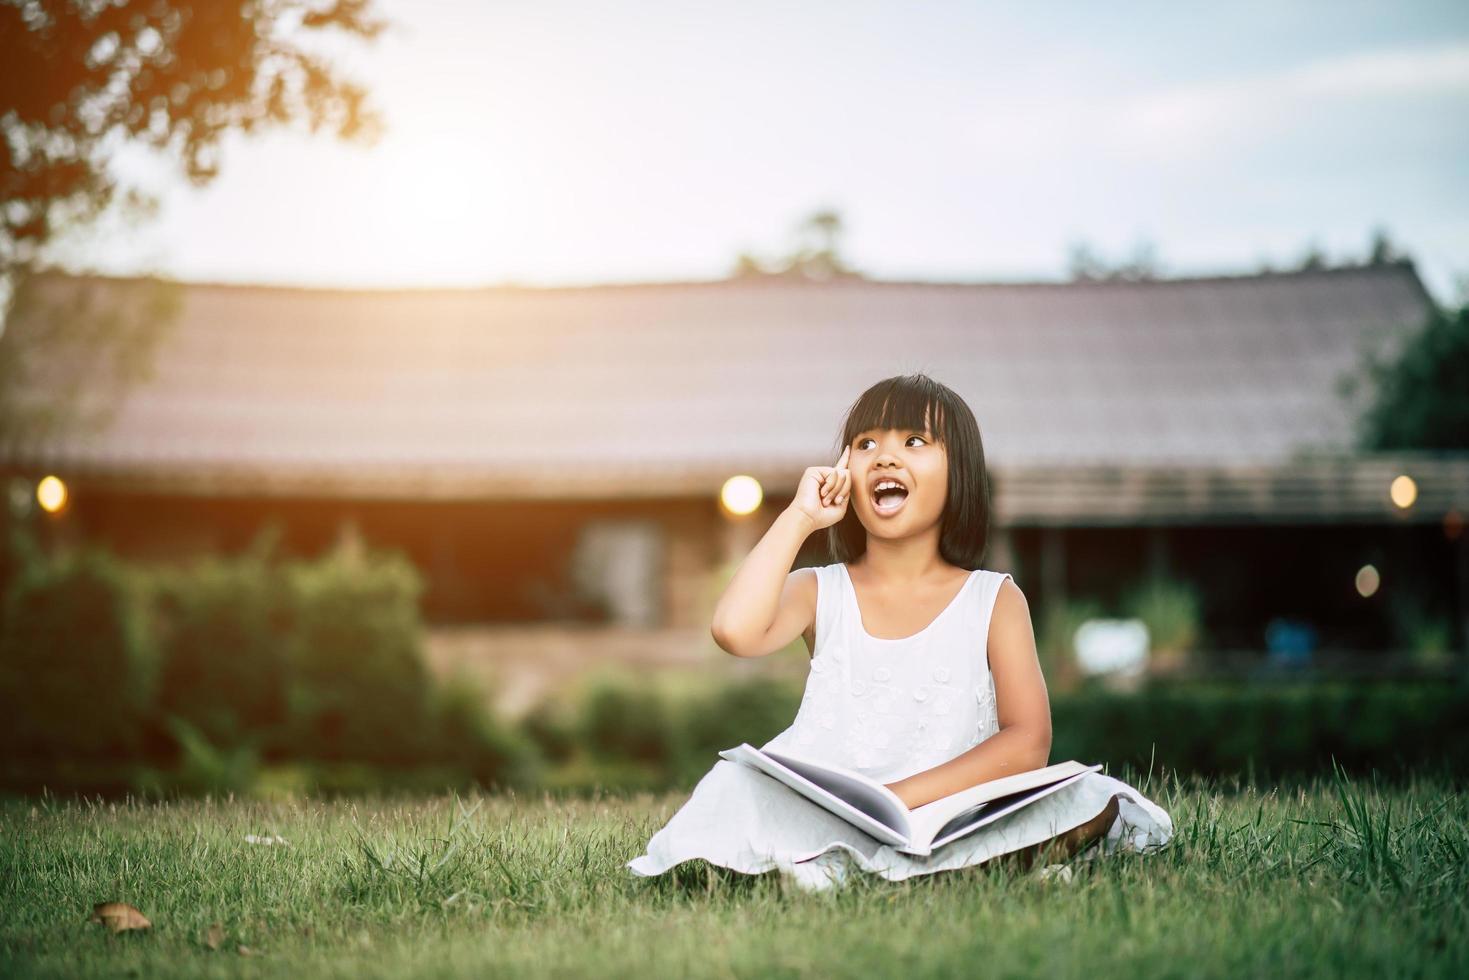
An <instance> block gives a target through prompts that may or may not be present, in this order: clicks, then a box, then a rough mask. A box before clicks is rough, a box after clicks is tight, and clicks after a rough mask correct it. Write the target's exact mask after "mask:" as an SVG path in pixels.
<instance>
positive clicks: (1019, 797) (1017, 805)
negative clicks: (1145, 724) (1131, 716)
mask: <svg viewBox="0 0 1469 980" xmlns="http://www.w3.org/2000/svg"><path fill="white" fill-rule="evenodd" d="M1100 768H1101V766H1096V767H1095V768H1093V769H1088V770H1087V771H1086V772H1079V773H1077V774H1076V775H1074V776H1068V777H1066V778H1065V779H1062V780H1060V781H1059V782H1055V783H1051V784H1049V785H1047V786H1039V787H1036V788H1033V789H1028V790H1021V791H1020V792H1018V793H1013V794H1010V796H1002V797H999V798H998V799H997V800H990V801H989V802H988V803H981V804H979V805H978V806H977V807H975V808H974V810H975V811H976V812H974V813H972V814H969V815H968V818H967V819H966V814H962V813H961V814H959V815H958V816H955V817H953V818H951V819H950V820H948V821H947V822H946V823H945V824H944V825H943V826H941V827H939V828H938V829H937V830H936V831H935V832H934V833H935V835H936V839H935V840H934V841H933V842H932V843H931V844H923V845H922V846H921V849H920V847H918V846H914V847H912V848H910V847H908V846H906V845H905V846H902V847H899V848H898V850H900V851H903V852H905V853H908V854H917V855H920V856H927V855H929V854H932V853H933V852H934V851H936V850H938V849H939V848H941V847H943V846H944V845H945V844H949V843H952V842H953V841H956V840H958V839H959V838H961V837H966V836H968V835H969V834H972V833H974V832H975V831H977V830H979V829H980V828H981V827H984V826H986V825H988V824H991V823H994V822H995V821H996V820H999V819H1000V818H1001V817H1004V816H1008V815H1009V814H1011V813H1014V812H1015V811H1016V810H1019V809H1021V808H1022V807H1026V806H1029V805H1030V804H1032V803H1034V802H1035V801H1036V800H1039V799H1040V798H1041V797H1044V796H1049V795H1051V794H1052V793H1054V792H1056V791H1057V790H1060V789H1064V788H1065V787H1067V786H1070V785H1071V784H1072V783H1074V782H1076V781H1077V780H1078V779H1081V778H1082V777H1083V776H1085V775H1086V774H1087V772H1095V771H1096V770H1097V769H1100ZM1067 829H1068V830H1069V829H1070V828H1067Z"/></svg>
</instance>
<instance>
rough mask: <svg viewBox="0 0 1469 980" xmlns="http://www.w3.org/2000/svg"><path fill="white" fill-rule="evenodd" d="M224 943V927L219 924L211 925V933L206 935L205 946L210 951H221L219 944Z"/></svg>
mask: <svg viewBox="0 0 1469 980" xmlns="http://www.w3.org/2000/svg"><path fill="white" fill-rule="evenodd" d="M222 942H224V925H223V924H222V923H219V922H213V923H210V926H209V931H208V932H206V933H205V934H204V945H205V946H208V947H209V948H210V949H219V944H220V943H222Z"/></svg>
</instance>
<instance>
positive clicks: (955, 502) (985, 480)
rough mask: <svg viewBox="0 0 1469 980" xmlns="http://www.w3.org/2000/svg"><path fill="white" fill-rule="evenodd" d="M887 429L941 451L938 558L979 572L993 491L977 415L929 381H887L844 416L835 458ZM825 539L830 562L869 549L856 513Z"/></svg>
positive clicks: (916, 378) (909, 376)
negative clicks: (943, 482)
mask: <svg viewBox="0 0 1469 980" xmlns="http://www.w3.org/2000/svg"><path fill="white" fill-rule="evenodd" d="M889 429H896V430H897V431H899V432H904V433H907V432H926V433H928V436H929V438H930V439H931V440H933V441H934V442H935V443H938V444H941V445H942V446H943V447H944V455H945V457H946V459H947V467H948V487H947V493H946V500H945V503H944V512H943V516H942V518H940V521H939V553H940V554H941V555H942V556H943V557H944V560H945V561H947V562H949V564H951V565H954V566H956V567H959V568H969V569H974V568H979V567H980V562H981V561H983V559H984V554H985V551H986V549H987V548H988V545H989V533H990V530H989V529H990V487H989V474H988V473H987V472H986V470H985V464H984V442H983V440H982V439H981V438H980V434H979V423H978V422H977V421H975V418H974V412H973V411H971V410H970V408H969V406H968V405H967V404H965V402H964V399H963V398H961V397H960V396H959V394H958V392H956V391H954V389H952V388H950V387H949V386H948V385H945V384H943V383H942V382H939V381H935V380H934V379H933V378H930V377H929V376H928V375H926V374H907V375H900V376H898V377H894V378H886V379H884V380H882V381H879V382H877V383H876V384H875V385H873V386H872V387H871V388H868V389H867V390H866V391H864V392H863V393H862V395H861V396H860V397H859V398H858V399H857V400H856V401H855V402H853V403H852V407H851V408H849V409H848V410H847V417H846V420H845V421H844V422H843V423H842V434H841V442H840V443H839V444H838V445H837V446H836V447H834V448H835V451H836V453H837V455H838V456H840V454H841V453H842V451H843V450H845V449H847V448H848V447H850V446H851V445H852V441H853V440H854V439H856V438H857V436H858V435H860V434H861V433H863V432H873V431H885V430H889ZM826 538H827V551H828V552H829V553H830V555H831V558H832V560H833V561H837V562H846V561H851V560H852V559H854V558H856V557H858V556H860V555H862V554H863V553H864V552H866V550H867V531H866V529H865V528H864V527H863V526H862V522H861V520H860V519H859V518H858V517H857V510H856V508H849V509H848V511H847V513H846V516H844V517H843V518H842V519H841V520H839V521H837V522H836V523H835V524H832V525H830V526H828V527H827V529H826Z"/></svg>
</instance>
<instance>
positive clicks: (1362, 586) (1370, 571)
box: [1357, 565, 1382, 599]
mask: <svg viewBox="0 0 1469 980" xmlns="http://www.w3.org/2000/svg"><path fill="white" fill-rule="evenodd" d="M1380 585H1382V576H1381V575H1379V574H1377V568H1376V567H1375V566H1373V565H1363V566H1362V567H1361V568H1359V569H1357V594H1358V595H1359V596H1361V597H1362V598H1364V599H1365V598H1367V597H1368V596H1370V595H1373V594H1374V593H1375V592H1377V589H1378V586H1380Z"/></svg>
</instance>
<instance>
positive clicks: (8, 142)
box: [0, 0, 387, 458]
mask: <svg viewBox="0 0 1469 980" xmlns="http://www.w3.org/2000/svg"><path fill="white" fill-rule="evenodd" d="M372 2H373V0H111V2H106V0H0V66H3V68H0V458H4V456H6V455H11V454H13V453H16V452H19V451H21V448H22V446H23V445H24V446H31V447H33V446H35V445H36V444H37V443H43V442H44V441H45V440H47V439H50V438H53V437H55V436H56V435H58V434H60V433H62V432H63V431H66V430H68V429H71V428H75V427H78V426H89V427H90V426H96V425H101V424H103V423H105V421H106V419H107V418H108V417H109V415H110V413H111V411H112V410H113V409H114V408H115V405H116V403H117V402H118V401H119V400H120V399H121V397H122V395H123V393H124V391H125V389H126V388H127V387H128V386H129V385H131V384H132V383H134V382H136V381H137V380H139V379H141V378H143V377H145V376H146V375H147V374H148V371H149V370H150V364H151V355H152V351H153V350H154V348H155V347H156V346H157V343H158V342H159V339H160V338H161V336H162V335H163V333H164V332H165V330H166V329H167V327H168V325H169V322H170V320H171V318H172V316H173V314H174V312H176V311H177V309H178V308H179V302H178V300H179V297H178V288H177V286H175V285H173V284H169V283H164V282H159V281H141V282H138V283H133V284H130V285H129V284H108V283H106V282H100V283H99V282H83V281H77V282H67V281H65V280H61V279H59V278H53V277H48V276H37V275H36V273H37V272H39V271H40V269H39V267H40V265H41V263H40V261H39V259H40V256H41V255H42V254H43V253H44V249H45V246H46V245H47V244H48V243H49V242H52V241H54V240H56V238H57V237H58V236H59V234H60V233H61V232H63V231H66V230H69V229H72V228H78V227H83V226H85V225H86V224H88V223H89V222H91V221H93V220H95V219H96V218H97V217H99V216H100V215H101V214H102V213H103V212H104V211H105V210H106V209H107V208H108V207H109V205H111V204H113V203H114V202H115V201H117V200H119V198H120V199H121V200H122V202H123V208H124V210H125V211H126V212H128V213H129V214H131V215H133V216H136V215H137V214H139V213H146V212H147V211H149V210H152V209H153V208H154V207H155V206H156V201H154V200H153V198H152V197H151V196H150V195H148V194H147V193H145V192H144V191H142V190H141V189H139V188H137V187H131V186H122V185H121V184H120V182H119V180H118V179H117V178H116V177H115V176H114V175H113V173H112V158H113V155H114V154H115V153H116V151H117V149H118V147H119V145H120V144H125V143H129V144H133V145H146V146H150V147H152V148H154V149H156V150H159V151H163V152H164V153H165V154H166V155H170V156H172V157H174V158H176V160H177V162H178V163H179V164H180V166H181V168H182V170H183V173H184V175H185V176H186V177H187V179H188V180H189V181H190V182H191V183H193V184H194V185H195V186H204V185H207V184H208V183H209V182H210V181H212V180H213V179H214V178H215V176H217V175H218V173H219V143H220V140H221V139H222V138H223V137H224V136H225V135H226V134H227V133H229V132H233V131H238V132H244V133H253V132H256V131H257V130H263V129H266V128H270V127H281V126H287V125H290V124H292V123H296V122H301V121H304V122H305V123H306V124H307V125H308V126H309V129H310V131H311V132H313V133H315V132H318V131H320V130H321V129H322V128H323V127H329V128H332V129H334V130H335V131H336V135H337V136H338V137H339V138H341V139H344V140H349V141H350V140H361V141H366V142H372V141H374V140H375V139H376V138H377V136H378V134H379V133H380V132H381V126H382V124H381V120H380V119H379V118H378V117H377V115H376V114H375V113H374V112H373V111H372V110H371V109H370V108H369V107H368V106H367V105H366V92H365V90H364V89H363V88H362V87H361V86H359V85H357V84H355V83H353V82H351V81H348V80H345V79H343V78H341V77H339V76H338V75H337V74H336V73H335V71H334V70H333V67H332V65H331V64H329V63H328V62H327V61H326V60H325V59H324V58H323V57H322V56H321V55H319V54H317V53H315V52H313V51H310V50H308V49H307V47H306V46H305V44H304V42H305V41H306V40H307V39H308V37H309V36H310V35H313V34H314V35H318V36H322V37H325V36H328V32H332V31H336V32H342V33H345V34H346V35H348V36H349V37H350V36H356V37H359V38H363V39H368V40H371V39H373V38H375V37H376V36H377V35H378V34H379V33H381V31H382V30H383V29H384V28H385V27H386V26H387V24H386V22H385V21H381V20H375V19H372V18H371V17H370V16H369V14H370V10H369V8H370V5H371V3H372ZM33 279H34V281H32V280H33ZM11 458H14V456H13V455H12V456H11Z"/></svg>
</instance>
